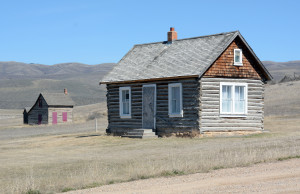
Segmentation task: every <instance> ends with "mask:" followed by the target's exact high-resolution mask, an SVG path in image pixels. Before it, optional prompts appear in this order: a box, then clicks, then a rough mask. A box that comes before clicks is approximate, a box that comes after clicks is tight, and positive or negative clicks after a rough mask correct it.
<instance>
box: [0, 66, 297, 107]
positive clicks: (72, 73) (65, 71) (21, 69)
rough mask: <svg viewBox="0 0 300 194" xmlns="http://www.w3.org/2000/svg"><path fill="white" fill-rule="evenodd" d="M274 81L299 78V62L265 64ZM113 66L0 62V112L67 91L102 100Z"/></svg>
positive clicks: (79, 100) (80, 98)
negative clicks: (103, 82)
mask: <svg viewBox="0 0 300 194" xmlns="http://www.w3.org/2000/svg"><path fill="white" fill-rule="evenodd" d="M263 63H264V65H265V66H266V67H267V69H268V70H269V71H270V73H271V74H272V76H273V77H274V79H275V80H276V81H279V80H280V79H282V78H283V77H284V76H285V75H288V76H294V73H296V75H300V61H290V62H283V63H279V62H273V61H264V62H263ZM113 66H114V64H113V63H104V64H99V65H86V64H82V63H61V64H56V65H42V64H27V63H20V62H0V109H20V108H23V107H27V106H31V105H32V104H33V103H34V101H35V100H36V98H37V96H38V94H39V93H40V92H46V91H47V92H63V89H64V88H67V89H68V92H69V94H70V96H71V97H72V99H73V100H74V101H75V103H76V105H87V104H93V103H100V102H103V101H105V86H99V84H98V83H99V80H100V79H101V78H102V77H103V76H104V75H105V74H106V73H107V72H109V71H110V70H111V69H112V67H113Z"/></svg>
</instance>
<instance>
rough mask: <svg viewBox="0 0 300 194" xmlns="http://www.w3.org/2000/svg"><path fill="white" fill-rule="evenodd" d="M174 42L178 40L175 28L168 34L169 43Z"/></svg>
mask: <svg viewBox="0 0 300 194" xmlns="http://www.w3.org/2000/svg"><path fill="white" fill-rule="evenodd" d="M173 40H177V32H176V31H175V29H174V27H171V28H170V31H169V32H168V42H172V41H173Z"/></svg>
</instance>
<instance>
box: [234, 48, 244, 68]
mask: <svg viewBox="0 0 300 194" xmlns="http://www.w3.org/2000/svg"><path fill="white" fill-rule="evenodd" d="M234 65H236V66H243V54H242V50H241V49H234Z"/></svg>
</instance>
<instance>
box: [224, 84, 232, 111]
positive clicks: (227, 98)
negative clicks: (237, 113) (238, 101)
mask: <svg viewBox="0 0 300 194" xmlns="http://www.w3.org/2000/svg"><path fill="white" fill-rule="evenodd" d="M231 89H232V86H226V85H223V86H222V110H223V112H231V111H232V110H231V107H232V98H231Z"/></svg>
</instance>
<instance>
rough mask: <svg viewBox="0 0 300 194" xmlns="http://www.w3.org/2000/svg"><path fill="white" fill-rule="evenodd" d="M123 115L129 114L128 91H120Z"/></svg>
mask: <svg viewBox="0 0 300 194" xmlns="http://www.w3.org/2000/svg"><path fill="white" fill-rule="evenodd" d="M122 103H123V114H129V90H123V91H122Z"/></svg>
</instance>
